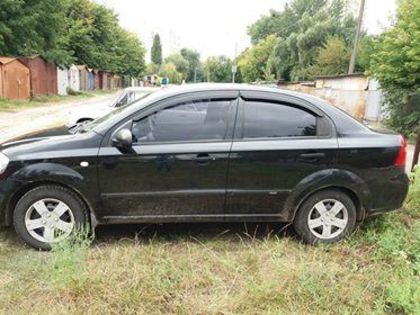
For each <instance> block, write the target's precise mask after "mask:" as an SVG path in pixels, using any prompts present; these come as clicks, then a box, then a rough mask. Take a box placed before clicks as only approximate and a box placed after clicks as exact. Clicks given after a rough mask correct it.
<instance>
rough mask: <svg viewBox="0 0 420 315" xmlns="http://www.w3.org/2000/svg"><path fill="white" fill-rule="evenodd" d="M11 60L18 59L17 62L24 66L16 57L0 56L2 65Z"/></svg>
mask: <svg viewBox="0 0 420 315" xmlns="http://www.w3.org/2000/svg"><path fill="white" fill-rule="evenodd" d="M12 61H18V62H19V63H21V64H22V65H24V66H25V67H26V65H25V64H24V63H23V62H21V61H20V60H19V59H18V58H16V57H0V63H1V64H3V65H5V64H8V63H10V62H12Z"/></svg>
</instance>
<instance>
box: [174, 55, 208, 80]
mask: <svg viewBox="0 0 420 315" xmlns="http://www.w3.org/2000/svg"><path fill="white" fill-rule="evenodd" d="M180 53H181V55H182V57H184V59H185V60H187V61H188V74H187V79H186V80H187V82H194V79H195V80H196V82H200V81H201V80H202V76H203V71H202V65H201V62H200V53H199V52H197V51H195V50H193V49H189V48H183V49H181V51H180Z"/></svg>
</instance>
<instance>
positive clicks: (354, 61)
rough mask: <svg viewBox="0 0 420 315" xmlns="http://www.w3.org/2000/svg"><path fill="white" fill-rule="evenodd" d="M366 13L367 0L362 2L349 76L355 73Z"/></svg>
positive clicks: (361, 0)
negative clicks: (364, 14)
mask: <svg viewBox="0 0 420 315" xmlns="http://www.w3.org/2000/svg"><path fill="white" fill-rule="evenodd" d="M364 11H365V0H360V8H359V17H358V18H357V29H356V36H355V38H354V44H353V51H352V53H351V59H350V65H349V74H352V73H353V72H354V66H355V65H356V57H357V49H358V47H359V39H360V30H361V28H362V22H363V13H364Z"/></svg>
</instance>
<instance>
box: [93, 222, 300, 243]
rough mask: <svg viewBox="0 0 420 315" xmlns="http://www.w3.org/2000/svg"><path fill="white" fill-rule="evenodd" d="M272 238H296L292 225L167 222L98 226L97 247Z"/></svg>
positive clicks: (96, 232)
mask: <svg viewBox="0 0 420 315" xmlns="http://www.w3.org/2000/svg"><path fill="white" fill-rule="evenodd" d="M273 237H279V238H281V237H293V238H294V237H295V232H294V230H293V228H292V227H291V226H290V224H284V223H165V224H122V225H104V226H98V227H97V228H96V231H95V242H94V243H95V244H104V243H108V244H111V243H115V242H119V241H121V240H132V241H142V242H145V241H146V242H147V241H150V240H159V241H164V242H169V243H171V242H174V243H176V242H179V241H183V240H199V241H208V240H228V241H238V242H240V241H244V240H247V239H248V240H250V239H257V240H264V239H267V238H273Z"/></svg>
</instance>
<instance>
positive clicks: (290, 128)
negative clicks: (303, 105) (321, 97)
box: [242, 102, 316, 138]
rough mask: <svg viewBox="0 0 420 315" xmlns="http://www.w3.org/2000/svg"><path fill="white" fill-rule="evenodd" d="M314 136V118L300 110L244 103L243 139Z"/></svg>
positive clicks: (274, 104) (273, 104) (261, 103)
mask: <svg viewBox="0 0 420 315" xmlns="http://www.w3.org/2000/svg"><path fill="white" fill-rule="evenodd" d="M315 135H316V117H315V116H314V115H313V114H312V113H310V112H308V111H306V110H304V109H300V108H296V107H292V106H288V105H282V104H277V103H268V102H246V103H245V105H244V113H243V130H242V137H243V138H274V137H302V136H315Z"/></svg>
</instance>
